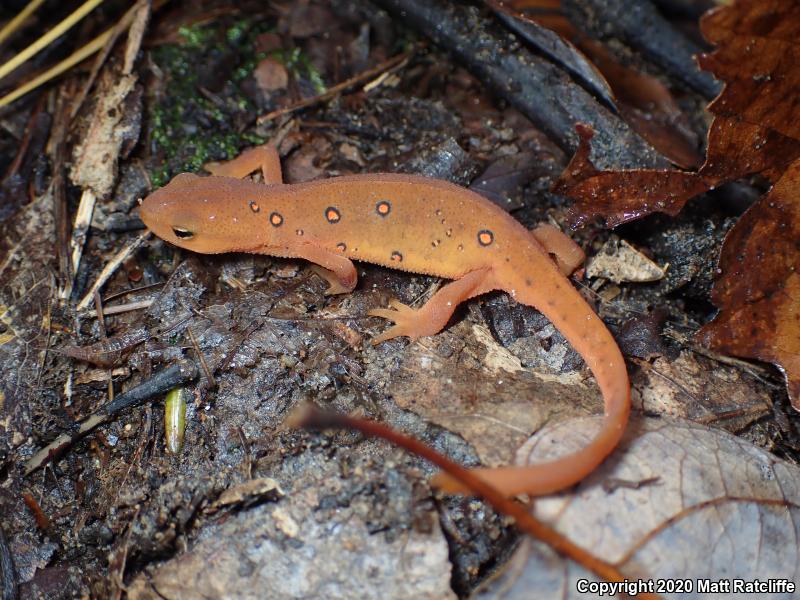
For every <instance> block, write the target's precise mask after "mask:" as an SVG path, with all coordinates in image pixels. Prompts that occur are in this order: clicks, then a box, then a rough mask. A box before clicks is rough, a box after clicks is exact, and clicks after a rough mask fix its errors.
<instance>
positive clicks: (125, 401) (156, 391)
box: [25, 360, 197, 476]
mask: <svg viewBox="0 0 800 600" xmlns="http://www.w3.org/2000/svg"><path fill="white" fill-rule="evenodd" d="M195 377H197V366H195V364H194V363H193V362H190V361H187V360H179V361H178V362H176V363H175V364H173V365H172V366H169V367H167V368H165V369H163V370H162V371H159V372H158V373H156V374H155V375H153V376H152V377H151V378H150V379H148V380H147V381H145V382H144V383H141V384H140V385H137V386H136V387H134V388H131V389H130V390H128V391H127V392H124V393H122V394H120V395H119V396H117V397H116V398H115V399H114V400H113V401H112V402H109V403H108V404H106V405H104V406H102V407H100V408H99V409H98V410H97V411H96V412H94V413H93V414H92V415H91V416H89V417H87V418H86V419H84V420H83V421H81V422H80V423H77V424H76V426H75V428H74V429H73V431H72V432H70V433H62V434H61V435H59V436H58V437H57V438H56V439H54V440H53V441H52V442H50V443H49V444H47V446H45V447H44V448H42V449H41V450H39V452H37V453H36V454H34V455H33V456H32V457H31V458H30V459H29V460H28V462H27V463H25V476H28V475H30V474H31V473H32V472H33V471H35V470H36V469H38V468H39V467H41V466H42V465H43V464H45V463H47V462H49V461H50V460H52V459H53V458H55V457H56V456H59V455H60V454H61V453H62V452H64V451H65V450H66V449H68V448H70V447H71V446H72V445H73V444H74V443H75V442H76V441H78V440H79V439H81V438H82V437H83V436H85V435H86V434H87V433H89V432H90V431H92V430H93V429H94V428H95V427H97V426H99V425H102V424H103V423H106V422H108V421H110V420H111V419H112V418H113V417H114V416H115V415H117V414H119V413H120V412H121V411H123V410H125V409H128V408H130V407H132V406H138V405H139V404H143V403H144V402H147V401H148V400H150V399H151V398H153V397H155V396H159V395H161V394H164V393H166V392H168V391H169V390H171V389H172V388H174V387H178V386H180V385H184V384H186V383H189V382H190V381H192V380H193V379H195Z"/></svg>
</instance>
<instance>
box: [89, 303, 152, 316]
mask: <svg viewBox="0 0 800 600" xmlns="http://www.w3.org/2000/svg"><path fill="white" fill-rule="evenodd" d="M152 304H153V300H137V301H136V302H128V303H127V304H117V305H115V306H104V307H103V314H105V315H119V314H121V313H126V312H131V311H132V310H141V309H143V308H150V306H152ZM83 316H86V317H96V316H97V311H96V310H90V311H87V312H86V313H84V314H83Z"/></svg>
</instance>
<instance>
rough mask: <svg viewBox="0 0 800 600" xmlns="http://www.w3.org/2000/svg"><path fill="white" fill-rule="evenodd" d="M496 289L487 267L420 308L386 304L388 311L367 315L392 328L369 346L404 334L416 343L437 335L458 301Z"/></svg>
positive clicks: (467, 275)
mask: <svg viewBox="0 0 800 600" xmlns="http://www.w3.org/2000/svg"><path fill="white" fill-rule="evenodd" d="M497 287H498V286H497V285H495V282H494V277H493V276H492V269H491V268H490V267H487V268H485V269H478V270H476V271H470V272H469V273H467V274H466V275H464V276H463V277H461V278H460V279H456V280H455V281H451V282H450V283H448V284H447V285H445V286H444V287H443V288H442V289H440V290H439V291H438V292H436V293H435V294H434V295H433V297H432V298H431V299H430V300H428V301H427V302H426V303H425V304H424V305H423V306H422V308H418V309H415V308H411V307H410V306H406V305H405V304H403V303H402V302H398V301H397V300H392V301H391V302H390V303H389V306H390V308H375V309H372V310H371V311H369V313H368V314H369V315H370V316H373V317H381V318H383V319H387V320H389V321H392V322H393V323H394V325H393V326H392V327H390V328H389V329H387V330H386V331H384V332H383V333H382V334H380V335H379V336H377V337H376V338H374V339H373V340H372V343H373V344H380V343H381V342H383V341H386V340H390V339H392V338H395V337H399V336H403V335H404V336H407V337H409V338H411V339H412V340H416V339H417V338H420V337H425V336H429V335H434V334H436V333H439V332H440V331H441V330H442V329H443V328H444V326H445V325H447V322H448V321H449V320H450V317H452V316H453V313H454V312H455V310H456V307H457V306H458V305H459V304H460V303H461V302H463V301H464V300H467V299H469V298H472V297H474V296H478V295H480V294H485V293H486V292H490V291H492V290H494V289H497Z"/></svg>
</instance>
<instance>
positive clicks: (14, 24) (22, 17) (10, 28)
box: [0, 0, 44, 44]
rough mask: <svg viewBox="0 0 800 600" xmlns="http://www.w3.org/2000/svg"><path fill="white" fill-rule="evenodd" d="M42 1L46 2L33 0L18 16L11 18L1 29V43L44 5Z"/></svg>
mask: <svg viewBox="0 0 800 600" xmlns="http://www.w3.org/2000/svg"><path fill="white" fill-rule="evenodd" d="M42 2H44V0H31V1H30V2H28V5H27V6H26V7H25V8H23V9H22V10H21V11H20V13H19V14H18V15H17V16H16V17H14V18H13V19H11V20H10V21H9V22H8V23H7V24H6V26H5V27H3V28H2V29H0V44H2V43H3V42H4V41H5V40H6V38H7V37H8V36H10V35H11V34H12V33H14V32H15V31H16V30H17V29H19V28H20V27H21V26H22V24H23V23H24V22H25V21H27V20H28V17H30V16H31V15H32V14H33V11H35V10H36V9H37V8H39V7H40V6H41V5H42Z"/></svg>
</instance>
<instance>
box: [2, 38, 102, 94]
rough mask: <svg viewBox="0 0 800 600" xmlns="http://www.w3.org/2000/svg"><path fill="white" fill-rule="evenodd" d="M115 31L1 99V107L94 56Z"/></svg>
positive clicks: (92, 42) (95, 40) (96, 39)
mask: <svg viewBox="0 0 800 600" xmlns="http://www.w3.org/2000/svg"><path fill="white" fill-rule="evenodd" d="M113 31H114V28H113V27H112V28H111V29H109V30H107V31H105V32H103V33H101V34H100V35H98V36H97V37H96V38H94V39H93V40H92V41H91V42H89V43H88V44H86V45H85V46H84V47H83V48H80V49H79V50H76V51H75V52H73V53H72V54H71V55H70V56H68V57H67V58H65V59H64V60H62V61H61V62H60V63H58V64H57V65H55V66H54V67H51V68H49V69H47V71H45V72H44V73H42V74H41V75H39V76H38V77H34V78H33V79H32V80H31V81H29V82H28V83H26V84H24V85H22V86H20V87H18V88H17V89H16V90H14V91H13V92H11V93H9V94H6V95H5V96H3V97H2V98H0V107H3V106H5V105H6V104H11V103H12V102H13V101H14V100H16V99H17V98H19V97H20V96H24V95H25V94H27V93H28V92H30V91H31V90H34V89H36V88H37V87H39V86H40V85H42V84H43V83H47V82H48V81H50V80H51V79H53V78H54V77H57V76H59V75H61V73H63V72H64V71H66V70H67V69H69V68H70V67H72V66H73V65H75V64H77V63H79V62H81V61H82V60H83V59H84V58H86V57H87V56H91V55H92V54H94V53H95V52H97V51H98V50H100V48H102V47H103V46H105V43H106V42H107V41H108V39H109V38H110V37H111V34H112V33H113Z"/></svg>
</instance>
